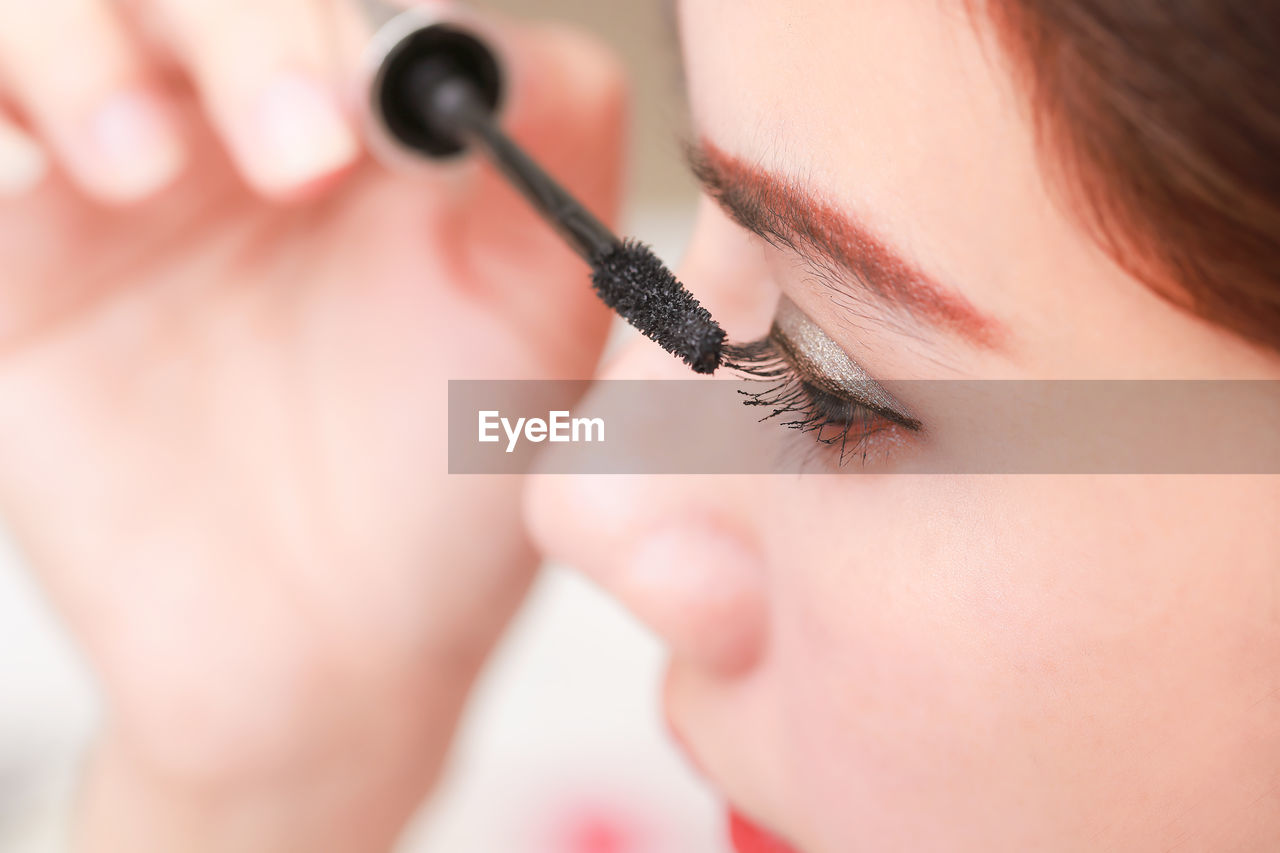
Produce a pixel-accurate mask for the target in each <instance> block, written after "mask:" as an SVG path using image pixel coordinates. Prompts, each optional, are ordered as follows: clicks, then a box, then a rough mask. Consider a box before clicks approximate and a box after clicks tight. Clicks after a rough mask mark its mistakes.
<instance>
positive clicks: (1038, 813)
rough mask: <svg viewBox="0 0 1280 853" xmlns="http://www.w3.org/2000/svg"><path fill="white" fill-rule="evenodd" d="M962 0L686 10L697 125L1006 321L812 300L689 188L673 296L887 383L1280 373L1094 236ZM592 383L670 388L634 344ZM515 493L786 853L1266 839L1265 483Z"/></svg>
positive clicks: (717, 770) (1269, 600) (1279, 734)
mask: <svg viewBox="0 0 1280 853" xmlns="http://www.w3.org/2000/svg"><path fill="white" fill-rule="evenodd" d="M958 5H959V4H948V3H936V2H914V0H912V2H902V3H870V2H864V3H850V2H835V0H830V2H826V1H825V0H805V2H796V3H787V4H780V3H768V2H763V0H743V2H734V3H729V2H725V0H684V2H682V3H681V4H680V21H681V26H682V30H683V39H684V46H685V55H686V62H687V66H688V80H689V89H690V94H691V99H692V104H693V114H694V121H695V125H696V129H697V132H698V133H699V134H700V135H701V136H702V137H703V138H704V139H706V140H707V141H709V142H710V143H712V144H713V145H714V146H715V147H717V148H718V149H720V150H721V151H723V152H725V153H726V154H728V155H730V156H732V157H734V158H737V159H738V160H740V161H742V162H744V163H747V164H750V166H751V167H752V168H753V169H756V170H758V171H761V172H767V173H771V174H773V175H776V176H782V177H784V178H788V179H792V180H795V181H799V182H802V183H803V184H805V185H806V186H809V187H815V188H817V190H818V191H819V192H820V194H821V195H822V197H823V198H824V199H825V200H826V201H828V202H830V203H831V205H833V206H834V207H835V208H837V209H839V210H840V211H842V212H843V213H844V214H845V215H847V216H850V217H853V218H856V219H857V220H858V221H859V222H860V223H862V224H863V225H864V226H867V227H868V228H870V229H871V230H873V231H874V232H875V233H876V235H877V236H878V237H879V238H880V239H881V240H882V241H883V242H884V243H886V244H888V245H891V246H894V247H897V248H898V249H899V250H900V251H901V252H902V253H903V254H905V255H907V256H908V257H909V259H910V260H911V262H912V263H913V264H915V265H916V266H918V267H919V268H921V269H922V270H924V271H926V272H927V273H928V274H929V275H930V276H931V277H932V278H933V279H935V280H936V281H938V282H940V283H941V284H943V285H944V286H945V287H947V288H948V289H949V290H950V291H951V292H952V293H954V294H959V295H960V296H962V297H963V298H964V299H965V300H967V302H968V303H969V304H971V305H972V306H973V307H974V308H976V309H978V310H979V311H981V312H982V313H983V314H984V315H987V316H989V317H991V318H994V320H995V321H997V322H998V324H999V325H1000V327H1001V328H1002V329H1004V330H1005V332H1006V335H1005V339H1004V341H1003V342H1002V344H1001V345H1000V346H997V347H986V346H982V345H975V344H973V343H971V342H968V341H966V340H965V339H963V338H962V337H961V336H958V335H957V334H955V333H954V332H951V331H947V330H939V329H937V328H934V327H933V326H931V325H929V324H928V323H926V322H917V321H915V320H912V319H911V318H910V317H908V316H907V315H906V314H905V312H903V311H902V310H901V309H900V308H897V307H892V306H888V305H886V304H882V303H880V302H878V301H876V300H875V299H872V298H869V297H866V296H861V297H850V296H835V295H833V292H832V290H831V289H830V288H827V287H825V286H823V285H822V284H815V282H814V276H813V275H812V274H810V273H807V272H806V271H805V270H804V269H803V268H802V266H801V265H799V264H798V263H797V262H796V260H795V258H794V257H793V256H791V255H788V254H787V253H786V252H785V251H782V250H780V249H776V248H771V247H768V246H766V245H765V244H764V243H763V241H761V240H760V239H758V238H756V237H753V236H748V235H747V234H746V233H745V232H744V231H743V230H742V229H741V228H739V227H738V226H737V225H736V224H734V223H733V222H732V221H731V220H730V219H729V218H728V217H727V216H726V215H725V214H724V213H723V212H722V211H720V210H719V209H717V207H716V206H715V205H714V204H712V203H710V202H707V203H706V204H704V206H703V209H702V215H701V218H700V220H699V223H698V226H697V229H696V233H695V236H694V241H693V247H692V249H691V251H690V254H689V257H688V259H687V262H686V263H685V265H684V267H683V269H681V270H680V273H679V274H680V277H681V278H682V280H684V281H685V282H687V283H688V284H689V286H690V287H691V288H692V289H694V290H695V291H696V292H697V293H698V295H699V296H700V298H702V299H703V300H704V302H706V303H707V304H708V305H709V306H710V307H711V309H712V312H713V314H714V315H715V316H717V317H719V318H720V319H721V320H722V321H723V322H724V323H725V325H726V326H727V327H728V329H729V332H730V335H731V337H734V338H737V339H752V338H755V337H758V336H759V335H760V334H761V333H763V332H764V331H765V330H766V329H767V328H768V324H769V317H770V313H771V310H772V306H773V304H774V303H775V302H776V301H777V299H778V296H779V294H785V295H787V296H788V297H789V298H790V299H791V300H792V301H793V302H795V303H796V304H797V305H798V306H800V308H801V309H802V310H804V311H805V312H806V313H807V314H808V315H809V316H810V317H811V318H813V320H814V321H815V322H817V323H818V324H819V325H820V326H822V327H823V329H825V330H826V331H827V333H828V334H829V335H830V336H831V337H832V338H833V339H834V340H835V341H837V342H838V343H839V344H840V345H841V346H842V347H843V348H844V350H845V351H846V352H847V353H849V354H850V355H851V356H852V357H853V358H854V359H855V361H857V362H858V363H859V364H861V365H862V366H863V367H864V368H865V369H866V370H867V371H868V372H869V373H870V374H871V375H872V376H874V377H876V378H878V379H881V380H885V379H945V378H1077V379H1079V378H1100V377H1105V378H1270V379H1275V378H1277V377H1280V360H1278V359H1277V357H1276V356H1275V354H1274V353H1269V352H1262V351H1258V350H1256V349H1254V348H1251V347H1250V346H1248V345H1246V344H1245V343H1243V342H1241V341H1240V340H1239V339H1237V338H1235V337H1234V336H1233V335H1232V334H1230V333H1229V332H1227V331H1224V330H1222V329H1218V328H1215V327H1213V326H1211V325H1209V324H1207V323H1205V322H1203V321H1201V320H1199V319H1198V318H1195V317H1193V316H1190V315H1188V314H1186V313H1184V312H1182V311H1181V310H1179V309H1177V308H1175V307H1173V306H1171V305H1170V304H1168V303H1166V302H1164V301H1162V300H1161V299H1160V298H1159V297H1157V296H1156V295H1154V294H1153V292H1152V291H1151V290H1150V289H1148V288H1147V287H1146V286H1144V285H1143V284H1142V283H1140V282H1138V281H1136V280H1134V279H1133V278H1131V277H1129V276H1128V275H1126V274H1125V273H1124V272H1123V271H1122V270H1121V268H1120V267H1119V266H1118V265H1117V264H1116V263H1114V262H1113V261H1112V260H1111V259H1109V258H1108V257H1106V256H1105V255H1104V254H1103V253H1102V252H1101V251H1100V250H1099V249H1098V248H1097V247H1096V246H1095V245H1094V243H1093V242H1092V241H1091V240H1090V238H1089V237H1088V235H1087V234H1086V233H1085V231H1084V229H1083V228H1082V227H1081V226H1080V224H1079V222H1080V219H1079V218H1078V217H1077V216H1076V215H1075V212H1074V211H1073V210H1072V209H1071V206H1070V203H1069V202H1067V201H1065V199H1066V198H1067V197H1068V194H1067V193H1065V192H1063V191H1062V189H1063V188H1061V187H1057V186H1055V185H1053V184H1052V183H1051V181H1050V179H1049V178H1048V177H1046V176H1047V175H1048V174H1050V173H1051V170H1049V169H1046V168H1045V161H1043V160H1042V158H1041V155H1040V152H1038V151H1037V150H1036V148H1035V144H1034V140H1033V136H1032V133H1031V131H1030V127H1029V124H1028V119H1027V116H1028V109H1027V104H1026V103H1025V101H1024V100H1023V99H1022V95H1021V91H1022V90H1021V89H1020V88H1019V81H1017V80H1015V79H1014V78H1013V77H1012V76H1011V75H1010V72H1009V70H1008V66H1007V65H1006V64H1005V63H1004V61H1003V56H1002V54H1001V53H1000V50H999V48H998V46H997V45H996V42H995V40H994V38H993V36H992V34H991V33H989V32H987V31H985V30H984V27H985V23H984V22H982V21H981V20H980V19H979V20H978V21H977V22H976V23H975V22H974V21H973V20H972V19H970V18H969V17H968V16H967V15H966V14H965V12H964V11H963V9H961V8H958ZM606 375H607V376H609V377H616V378H622V377H648V378H658V377H664V376H671V377H673V378H683V375H682V373H681V371H680V369H679V366H678V365H672V364H671V363H670V360H669V359H667V358H665V357H664V356H663V355H662V354H661V353H660V352H658V351H657V350H656V349H655V348H654V347H652V346H651V345H649V344H648V343H646V342H643V341H638V342H636V343H635V344H634V345H633V346H632V347H631V348H630V349H629V350H626V351H624V352H622V353H621V354H620V355H619V356H618V357H617V358H616V359H615V360H614V361H613V362H612V363H611V364H610V366H609V367H608V369H607V371H606ZM921 393H924V392H921ZM906 402H908V403H909V404H910V405H912V406H913V407H914V410H915V414H917V415H918V416H919V417H920V418H921V419H922V420H923V421H924V423H925V425H926V428H927V429H928V430H929V431H930V435H931V436H933V437H934V440H944V439H946V438H949V437H952V436H954V435H955V434H957V432H958V431H960V430H963V429H966V428H970V429H971V428H973V425H972V424H966V423H963V422H961V421H959V420H958V419H957V417H956V416H955V415H954V414H953V413H951V412H949V410H948V406H947V405H946V402H945V401H942V400H932V399H929V398H928V397H927V396H925V397H921V398H915V397H913V398H912V399H909V400H907V401H906ZM995 416H996V415H994V414H993V415H992V417H995ZM979 426H980V425H979ZM1095 428H1096V430H1097V431H1098V435H1099V438H1100V439H1101V440H1105V439H1106V436H1107V425H1106V424H1105V423H1099V424H1096V425H1095ZM794 440H795V441H797V442H799V441H803V440H804V439H802V438H800V437H798V436H796V437H795V438H794ZM907 452H909V453H910V454H913V457H912V458H915V459H924V460H926V461H927V460H928V459H929V458H930V457H929V454H931V453H935V452H937V451H936V447H935V446H933V445H929V444H921V443H919V442H916V443H914V444H911V445H910V447H909V448H908V450H907ZM894 465H895V462H894V460H893V458H892V457H890V459H889V460H888V462H887V463H886V464H885V466H884V467H885V468H886V470H887V471H890V472H891V471H893V470H894ZM526 505H527V509H528V515H529V518H530V524H531V526H532V529H533V530H534V531H535V534H536V537H537V539H538V542H539V544H540V545H541V547H542V548H543V549H544V550H545V551H547V552H548V553H549V554H551V555H553V556H555V557H557V558H559V559H562V560H564V561H566V562H568V563H570V564H571V565H574V566H577V567H579V568H581V569H582V570H583V571H584V572H586V573H587V574H588V575H590V576H591V577H592V578H593V579H595V580H596V581H597V582H598V583H599V584H600V585H601V586H602V587H603V588H605V589H606V590H608V591H609V592H611V593H612V594H614V595H616V596H617V597H618V598H619V599H621V600H622V601H623V602H624V603H625V604H626V605H628V606H629V607H630V608H631V609H632V611H633V612H634V613H636V615H637V616H639V617H640V618H641V619H642V620H644V621H646V622H647V623H648V624H650V625H651V626H652V627H653V628H654V629H655V630H656V631H657V632H658V633H659V634H660V635H661V636H662V637H663V639H664V640H665V641H666V642H667V643H668V644H669V646H670V650H671V668H670V675H669V679H668V682H667V689H666V697H665V699H666V704H667V710H668V714H669V716H670V719H671V721H672V724H673V727H674V728H675V730H676V731H677V732H678V733H679V735H680V737H681V739H682V740H683V741H684V742H685V743H686V745H687V746H688V748H689V751H690V752H691V753H692V756H693V757H694V759H695V761H696V763H697V764H698V765H699V766H701V767H702V769H703V770H704V771H705V772H706V774H707V775H708V776H709V778H711V779H712V781H713V782H714V783H715V784H716V785H717V786H718V787H720V788H721V789H722V790H723V791H724V792H725V794H726V795H727V797H728V799H729V800H730V801H731V802H732V803H733V804H735V805H736V806H737V807H738V808H739V809H740V810H742V811H743V812H745V813H746V814H747V815H749V816H750V817H751V818H753V819H754V820H756V821H758V822H759V823H761V824H763V825H764V826H766V827H768V828H770V829H772V830H773V831H774V832H775V833H776V834H778V835H779V836H780V837H782V838H784V839H786V840H787V841H788V842H790V844H791V845H793V846H794V847H795V848H796V849H797V850H802V851H806V853H847V851H852V850H875V851H891V850H904V851H910V850H975V851H977V850H1032V849H1034V850H1063V851H1069V850H1082V849H1090V850H1153V851H1154V850H1170V849H1175V848H1176V849H1184V848H1185V849H1215V850H1223V849H1239V850H1264V849H1273V848H1275V847H1276V846H1277V845H1280V770H1278V769H1277V768H1280V690H1278V689H1277V686H1278V685H1280V591H1278V590H1280V579H1278V573H1280V565H1278V564H1277V554H1280V528H1277V526H1276V525H1275V523H1274V520H1275V517H1276V512H1277V509H1280V484H1278V483H1277V482H1276V478H1274V477H1261V476H1259V477H1228V476H1163V477H1157V476H1071V477H1066V476H1017V477H1011V476H995V475H990V476H943V475H938V476H913V475H909V474H902V473H899V474H896V475H894V476H861V477H794V476H792V477H776V478H728V477H719V478H705V479H704V478H694V477H664V478H621V477H608V478H603V477H596V478H573V477H544V478H540V479H539V480H538V481H537V482H536V483H535V484H534V485H533V486H532V488H531V490H530V493H529V495H528V499H527V503H526Z"/></svg>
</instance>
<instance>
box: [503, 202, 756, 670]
mask: <svg viewBox="0 0 1280 853" xmlns="http://www.w3.org/2000/svg"><path fill="white" fill-rule="evenodd" d="M742 239H743V238H742V237H741V236H740V235H739V234H738V232H737V231H736V229H733V228H732V226H731V225H729V223H728V222H727V221H726V220H724V218H723V217H722V216H721V215H719V214H717V213H714V212H712V211H710V210H707V209H706V208H704V210H703V212H702V214H701V215H700V217H699V225H698V228H697V229H696V230H695V235H694V240H693V243H692V248H691V249H690V252H689V253H688V256H687V258H686V261H685V263H684V264H683V265H682V267H681V269H680V271H679V277H680V279H681V280H682V281H683V282H684V283H685V284H686V285H687V286H688V287H689V288H690V289H691V290H692V291H693V292H694V293H695V295H697V296H698V298H699V300H700V301H702V302H703V304H704V305H706V306H707V307H708V308H709V309H710V310H711V312H712V314H713V316H716V317H717V319H719V320H720V321H721V322H722V324H724V325H725V328H726V329H727V330H728V331H729V332H730V335H731V337H735V338H739V339H741V335H745V334H752V333H753V332H755V331H756V330H757V328H758V327H759V325H760V324H761V322H764V323H765V325H766V327H767V320H766V319H764V318H766V317H767V316H768V315H770V313H771V308H772V302H773V301H776V294H775V295H773V296H772V297H771V296H770V293H769V292H768V289H767V288H764V287H762V286H761V285H762V279H761V278H760V277H759V276H758V275H756V274H755V272H754V271H752V270H749V269H747V268H746V267H742V266H739V265H740V263H741V261H740V259H741V258H743V257H744V255H743V253H742V249H743V247H742V245H741V242H742ZM756 254H757V255H758V251H757V252H756ZM748 256H749V255H748ZM735 332H737V333H739V334H735ZM690 377H691V374H690V373H689V372H688V371H687V369H686V368H684V367H683V365H681V364H679V363H678V362H676V361H675V360H673V359H672V358H671V356H669V355H667V354H666V353H664V352H663V351H662V350H661V349H659V348H658V347H657V346H656V345H654V344H652V343H650V342H649V341H646V340H643V339H640V338H638V337H637V338H636V339H635V340H633V341H631V342H629V343H628V344H626V345H624V346H623V347H622V348H620V350H619V351H618V352H617V353H616V355H615V356H614V358H613V359H612V360H611V361H610V363H609V365H608V367H607V369H606V370H605V371H604V372H603V373H602V374H601V377H600V378H601V379H602V380H606V381H607V380H610V379H647V380H660V379H689V378H690ZM706 381H715V380H706ZM744 482H747V483H749V481H743V480H740V479H739V478H737V477H724V476H720V477H705V476H704V477H699V476H693V475H666V476H645V475H626V476H623V475H583V476H580V475H550V474H540V475H535V476H533V477H532V478H531V482H530V484H529V488H528V489H527V491H526V506H525V515H526V520H527V523H528V526H529V529H530V531H531V533H532V535H533V537H534V540H535V542H536V543H537V544H538V546H539V547H540V548H541V549H542V551H543V553H544V554H546V555H547V556H548V557H549V558H551V559H554V560H557V561H559V562H563V563H565V564H567V565H569V566H571V567H573V568H576V569H578V570H580V571H582V572H583V573H584V574H586V575H587V576H588V577H589V578H591V579H592V580H593V581H594V582H595V583H597V584H598V585H599V586H600V587H602V588H603V589H604V590H605V591H606V592H608V593H609V594H611V595H612V596H614V597H615V598H617V599H618V600H619V601H621V603H622V604H623V605H624V606H626V607H627V608H628V609H629V610H630V611H631V612H632V613H633V614H635V616H636V617H637V618H639V619H640V620H641V621H643V622H645V623H646V624H648V625H649V627H650V628H652V629H653V630H654V631H655V632H657V634H658V635H659V636H660V637H661V638H662V639H663V641H664V642H665V643H666V644H667V645H668V646H669V647H670V650H671V653H672V656H673V657H674V658H677V659H680V660H681V662H682V663H685V664H687V665H691V666H694V667H698V668H701V669H704V670H707V671H709V672H710V673H712V674H715V675H719V676H734V675H741V674H743V673H744V672H746V671H748V670H750V669H751V668H752V667H753V666H754V664H755V663H756V662H757V661H758V660H759V659H760V658H761V657H762V655H763V653H764V650H765V647H766V644H767V634H768V630H767V628H768V622H769V608H768V598H767V594H766V593H767V589H768V570H767V565H766V561H765V559H764V556H763V551H762V543H761V542H760V541H759V539H758V537H757V535H756V534H757V532H758V528H757V526H756V524H755V523H754V519H753V517H752V507H751V495H750V491H749V488H742V487H740V486H741V485H742V484H743V483H744Z"/></svg>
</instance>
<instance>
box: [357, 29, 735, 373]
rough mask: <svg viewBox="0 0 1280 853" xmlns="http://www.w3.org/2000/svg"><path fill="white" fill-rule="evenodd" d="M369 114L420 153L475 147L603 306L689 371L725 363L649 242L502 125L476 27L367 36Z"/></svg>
mask: <svg viewBox="0 0 1280 853" xmlns="http://www.w3.org/2000/svg"><path fill="white" fill-rule="evenodd" d="M373 44H374V51H375V53H374V56H375V64H374V68H375V73H374V79H373V84H372V88H371V93H372V98H371V102H370V103H371V106H372V108H373V109H372V113H373V117H374V118H375V119H377V120H378V126H377V129H378V130H380V131H381V134H380V136H382V137H385V138H387V140H388V141H390V142H391V143H393V144H394V146H395V147H397V148H398V149H400V150H401V151H403V152H407V153H410V154H413V155H416V156H418V157H426V158H428V159H431V160H445V159H449V158H454V157H457V156H459V155H461V154H464V153H466V152H468V151H470V150H473V149H476V150H479V151H481V152H483V153H484V154H485V155H486V156H487V157H488V158H489V160H490V161H491V162H492V163H493V164H494V165H495V166H496V167H497V168H498V170H499V171H500V172H501V173H502V174H503V176H504V177H505V178H506V179H507V181H508V182H509V183H510V184H511V185H512V186H514V187H515V188H516V189H517V190H519V191H520V193H521V194H522V195H524V197H525V198H526V199H527V200H528V202H529V203H530V204H531V205H532V206H533V208H534V209H535V210H536V211H537V212H538V213H539V214H540V215H541V216H542V218H543V219H544V220H546V221H547V222H548V223H549V224H550V225H551V226H552V227H553V228H555V230H556V231H557V232H558V233H559V234H560V236H561V237H563V238H564V240H565V242H566V243H567V244H568V245H569V246H570V247H571V248H572V249H573V250H574V251H575V252H577V253H578V254H579V255H580V256H581V257H582V258H583V260H585V261H586V262H587V263H588V264H589V265H590V267H591V280H592V283H593V285H594V286H595V291H596V293H597V294H598V295H599V297H600V298H601V300H603V301H604V303H605V304H606V305H608V306H609V307H610V308H611V309H613V310H614V311H615V312H617V313H618V314H619V315H620V316H621V317H622V318H623V319H624V320H626V321H627V322H628V323H630V324H631V325H632V326H634V327H635V328H636V329H638V330H639V331H640V332H641V333H643V334H644V335H645V336H646V337H648V338H649V339H651V340H653V341H655V342H656V343H658V344H659V345H660V346H661V347H662V348H663V349H665V350H667V351H668V352H670V353H671V354H672V355H675V356H676V357H678V358H681V359H683V360H684V361H685V363H686V364H688V365H689V366H690V367H691V368H692V369H693V370H694V371H695V372H696V373H714V372H715V371H716V369H717V368H718V367H720V365H721V363H722V362H723V360H724V341H725V333H724V330H723V329H721V328H720V326H719V325H718V324H717V323H716V322H715V320H714V319H712V317H711V314H710V313H709V312H708V311H707V309H706V308H704V307H702V305H700V304H699V303H698V300H697V299H695V298H694V296H693V294H691V293H690V292H689V291H688V290H686V289H685V288H684V286H683V285H681V284H680V282H679V281H678V280H677V279H676V277H675V276H674V275H673V274H672V273H671V271H670V270H669V269H667V267H666V266H665V265H664V264H663V263H662V261H661V260H659V259H658V257H657V256H656V255H655V254H654V253H653V251H652V250H650V249H649V247H647V246H645V245H644V244H643V243H640V242H637V241H634V240H622V239H620V238H619V237H618V236H617V235H616V234H614V233H613V232H612V231H611V230H610V229H609V228H608V227H607V226H606V225H605V224H604V223H602V222H601V221H600V220H599V219H598V218H596V217H595V216H594V215H593V214H592V213H591V212H590V211H589V210H587V209H586V208H585V207H584V206H583V205H582V204H581V203H580V202H579V201H578V200H577V199H575V198H574V197H573V196H572V195H570V194H569V192H568V191H567V190H565V189H564V188H563V187H562V186H560V184H559V183H557V182H556V181H555V180H554V179H553V178H552V177H551V176H550V175H548V174H547V173H546V171H545V170H544V169H543V168H542V167H541V166H539V165H538V163H537V162H536V161H535V160H534V159H533V158H532V157H530V156H529V155H528V154H527V153H525V151H524V150H523V149H521V148H520V146H519V145H517V144H516V143H515V142H514V141H513V140H512V139H511V138H510V137H508V136H507V135H506V134H505V133H504V132H503V131H502V129H501V127H500V125H499V122H498V113H499V109H500V106H501V101H502V94H503V81H502V73H501V68H500V66H499V63H498V60H497V57H496V55H495V54H494V52H493V51H492V50H491V49H490V48H489V47H488V46H487V45H486V44H485V42H484V41H482V40H481V38H480V37H479V36H478V35H476V34H475V32H473V31H471V30H468V29H465V28H463V27H462V26H460V25H459V24H457V23H455V22H453V21H447V20H438V19H434V18H432V17H431V16H429V15H427V14H426V13H425V12H424V11H422V10H411V11H409V12H405V13H402V14H400V15H397V16H394V17H392V18H391V19H390V20H389V21H388V22H385V23H384V25H383V27H382V29H381V30H380V31H379V33H378V35H377V36H376V37H375V40H374V43H373Z"/></svg>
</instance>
